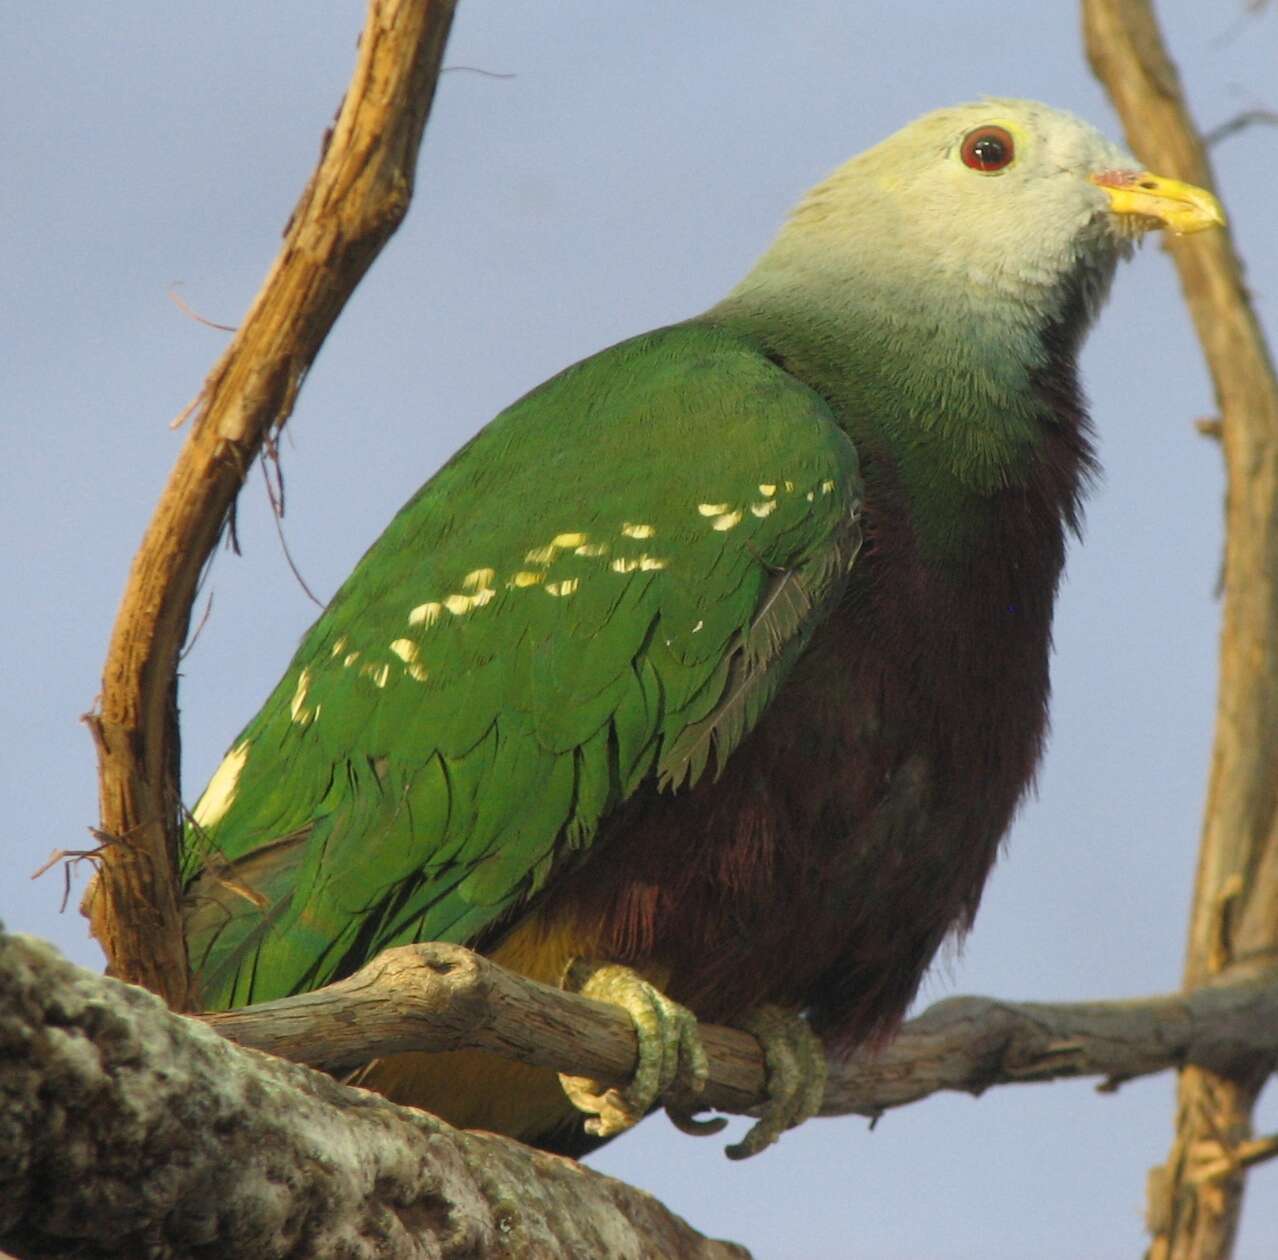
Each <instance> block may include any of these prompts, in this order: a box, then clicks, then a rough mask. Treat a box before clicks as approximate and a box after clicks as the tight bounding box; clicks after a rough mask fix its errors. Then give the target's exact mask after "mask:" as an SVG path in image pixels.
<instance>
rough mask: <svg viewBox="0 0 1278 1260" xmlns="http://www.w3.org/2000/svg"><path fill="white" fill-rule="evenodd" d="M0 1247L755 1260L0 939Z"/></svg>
mask: <svg viewBox="0 0 1278 1260" xmlns="http://www.w3.org/2000/svg"><path fill="white" fill-rule="evenodd" d="M0 1248H3V1249H6V1250H8V1251H9V1252H10V1253H11V1254H12V1255H13V1256H15V1257H18V1258H19V1260H45V1258H47V1257H55V1256H56V1257H60V1258H65V1257H68V1256H76V1257H82V1258H85V1260H89V1258H96V1257H103V1258H105V1257H109V1256H110V1257H115V1256H150V1257H166V1258H167V1257H173V1258H177V1257H188V1256H189V1257H197V1256H202V1257H208V1256H217V1257H218V1260H240V1258H243V1260H283V1258H284V1257H291V1258H296V1260H301V1258H302V1257H306V1258H308V1260H311V1258H315V1260H323V1258H325V1257H334V1258H336V1257H341V1258H342V1260H361V1258H364V1257H367V1258H368V1260H372V1258H373V1257H378V1260H388V1258H393V1260H400V1258H403V1260H419V1258H420V1260H428V1258H429V1260H446V1258H447V1260H453V1258H456V1260H461V1258H462V1257H466V1258H467V1260H475V1258H477V1257H480V1256H484V1257H488V1256H519V1257H538V1258H540V1257H545V1258H546V1260H554V1258H555V1257H563V1258H565V1260H567V1258H569V1257H572V1258H577V1257H583V1256H590V1257H595V1256H598V1257H605V1256H606V1257H610V1258H613V1257H615V1258H618V1260H625V1258H632V1260H639V1258H640V1257H651V1256H663V1257H670V1258H671V1260H748V1253H747V1252H746V1251H745V1250H744V1249H743V1248H741V1247H738V1246H736V1245H734V1244H731V1243H720V1242H714V1241H712V1240H710V1239H706V1238H703V1237H702V1236H701V1235H699V1234H697V1233H696V1232H695V1231H694V1230H692V1229H691V1228H690V1227H689V1226H688V1225H687V1224H685V1223H684V1222H683V1221H682V1220H680V1219H679V1218H678V1217H677V1216H675V1215H673V1214H672V1213H670V1212H668V1211H667V1210H666V1209H665V1208H663V1207H662V1206H661V1205H660V1204H659V1203H658V1202H657V1201H656V1200H655V1199H654V1198H652V1196H651V1195H648V1194H645V1193H644V1192H643V1191H640V1190H635V1189H632V1188H630V1187H629V1186H626V1185H624V1184H622V1183H621V1182H618V1181H614V1180H613V1179H612V1178H610V1177H605V1176H603V1175H602V1174H600V1173H596V1172H594V1171H592V1170H590V1169H587V1168H583V1167H581V1166H580V1165H579V1164H577V1163H575V1162H574V1161H572V1160H568V1159H561V1158H559V1157H557V1156H553V1155H546V1154H544V1153H542V1152H539V1151H533V1150H530V1149H528V1148H526V1147H523V1146H520V1145H519V1144H518V1143H517V1142H513V1141H510V1140H508V1139H506V1138H501V1137H496V1136H493V1135H490V1134H483V1133H467V1132H462V1131H460V1130H457V1129H453V1128H451V1127H450V1126H448V1125H446V1124H444V1123H443V1122H442V1121H440V1120H437V1119H435V1118H434V1117H433V1116H429V1115H427V1114H425V1113H424V1112H420V1111H415V1110H413V1109H411V1108H403V1107H396V1106H394V1105H393V1104H391V1103H389V1102H387V1101H386V1100H385V1099H383V1098H380V1097H378V1096H377V1095H375V1094H370V1093H368V1092H366V1091H364V1090H359V1089H351V1088H349V1087H346V1086H343V1085H339V1084H337V1083H336V1082H335V1081H333V1080H331V1079H330V1078H329V1077H327V1076H323V1075H321V1074H320V1073H318V1072H314V1071H311V1070H310V1069H308V1068H305V1067H301V1066H299V1065H297V1064H293V1063H286V1062H284V1061H282V1060H280V1059H275V1058H272V1057H270V1056H268V1055H264V1054H260V1053H258V1052H256V1051H252V1050H245V1049H242V1048H240V1047H238V1046H235V1045H233V1044H232V1043H231V1042H229V1041H227V1040H226V1039H224V1038H222V1037H219V1036H217V1035H216V1034H215V1033H214V1032H212V1031H211V1030H210V1029H208V1028H205V1027H203V1026H201V1025H200V1023H199V1022H197V1021H195V1020H192V1019H188V1018H184V1017H182V1016H179V1015H175V1014H173V1013H172V1012H170V1011H169V1010H167V1009H166V1008H165V1006H164V1004H163V1003H162V1002H161V1001H160V1000H159V999H158V998H156V997H154V996H153V995H152V994H150V993H148V992H146V991H145V990H144V989H141V988H137V987H134V986H132V985H125V984H121V983H120V982H119V981H115V980H111V979H108V978H105V977H101V976H97V975H95V974H93V973H92V972H89V971H86V970H83V969H82V968H79V967H75V966H73V965H72V964H70V963H68V962H66V961H64V960H63V959H62V958H60V957H59V956H58V955H57V953H56V952H55V951H54V950H53V949H52V948H51V947H50V946H48V945H45V944H43V943H41V942H38V941H34V940H32V939H31V938H29V937H18V936H3V935H0Z"/></svg>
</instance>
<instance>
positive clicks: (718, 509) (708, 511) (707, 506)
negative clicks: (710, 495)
mask: <svg viewBox="0 0 1278 1260" xmlns="http://www.w3.org/2000/svg"><path fill="white" fill-rule="evenodd" d="M731 506H732V504H731V503H698V504H697V511H698V512H700V513H701V515H702V516H722V515H723V513H724V512H726V511H727V510H728V509H729V508H730V507H731Z"/></svg>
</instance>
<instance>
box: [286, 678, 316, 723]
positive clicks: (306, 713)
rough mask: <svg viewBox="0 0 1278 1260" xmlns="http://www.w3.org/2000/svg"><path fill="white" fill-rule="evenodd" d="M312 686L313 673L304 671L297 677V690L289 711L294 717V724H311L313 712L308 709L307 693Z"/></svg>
mask: <svg viewBox="0 0 1278 1260" xmlns="http://www.w3.org/2000/svg"><path fill="white" fill-rule="evenodd" d="M310 685H311V671H310V670H309V669H304V670H302V672H301V673H300V674H298V676H297V690H296V691H295V692H293V703H292V704H290V705H289V707H288V711H289V713H290V714H291V715H292V717H293V721H294V722H309V721H310V719H311V716H312V714H311V712H310V710H309V709H307V708H306V693H307V691H308V690H309V688H310Z"/></svg>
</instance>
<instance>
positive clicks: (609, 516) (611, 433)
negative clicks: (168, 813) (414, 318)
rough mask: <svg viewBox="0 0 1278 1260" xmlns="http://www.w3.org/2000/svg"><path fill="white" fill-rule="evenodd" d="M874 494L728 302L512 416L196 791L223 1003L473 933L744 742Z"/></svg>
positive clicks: (452, 473)
mask: <svg viewBox="0 0 1278 1260" xmlns="http://www.w3.org/2000/svg"><path fill="white" fill-rule="evenodd" d="M859 495H860V478H859V474H858V469H857V462H856V454H855V451H854V450H853V448H852V445H851V443H850V442H849V441H848V439H847V437H846V436H845V435H844V433H843V432H842V430H841V429H840V428H839V427H838V425H837V424H836V423H835V421H834V418H833V416H832V415H831V412H830V410H829V407H828V406H827V404H826V403H825V401H824V400H823V399H822V398H821V397H820V396H819V395H818V394H816V393H815V392H814V391H812V390H811V389H809V388H808V387H807V386H806V385H804V384H802V383H801V382H799V381H798V380H796V379H795V378H794V377H792V376H790V375H788V374H787V373H786V372H784V371H783V370H782V369H780V368H779V367H777V366H776V365H775V364H773V363H772V362H770V361H769V360H767V359H766V358H764V357H763V356H762V355H761V354H760V353H758V351H757V350H755V349H754V348H753V347H752V346H751V345H749V344H748V343H746V342H744V341H743V340H741V339H739V338H736V337H734V336H732V335H730V334H727V333H725V332H722V331H720V330H716V329H713V328H709V327H701V326H697V325H681V326H678V327H674V328H670V329H665V330H662V331H659V332H656V333H653V334H650V335H647V336H644V337H640V338H636V339H635V340H632V341H628V342H625V343H623V344H621V345H619V346H615V347H613V348H612V349H610V350H607V351H604V352H602V353H601V354H598V355H596V356H594V357H593V358H591V359H588V360H586V361H585V362H583V363H580V364H578V365H577V366H575V367H573V368H569V369H568V370H567V371H566V372H563V373H562V374H560V375H559V376H557V377H555V378H554V379H552V380H551V381H549V382H547V383H546V384H545V385H543V386H541V387H540V388H539V389H537V390H535V391H533V392H532V393H531V394H528V395H527V396H526V397H524V398H523V399H521V400H520V401H519V402H517V403H515V404H514V405H513V406H512V407H510V408H509V409H508V410H506V411H505V412H503V413H502V414H501V415H500V416H498V417H497V418H496V419H495V420H494V421H493V422H492V423H491V424H490V425H489V426H488V427H487V428H486V429H485V430H484V431H483V432H482V433H480V434H479V436H478V437H476V438H475V439H474V440H473V441H472V442H471V443H470V444H469V445H467V446H466V447H465V448H463V450H462V451H461V452H459V453H458V455H457V456H455V457H454V458H453V460H452V461H451V462H450V463H449V464H448V465H446V466H445V467H444V468H443V469H442V470H441V471H440V472H439V473H438V475H436V476H435V477H434V478H433V479H432V480H431V481H430V482H428V483H427V484H426V485H425V486H424V487H423V488H422V489H421V490H420V491H419V492H418V493H417V495H416V496H415V497H414V498H413V499H412V500H411V501H410V502H409V503H408V504H407V505H406V506H405V507H404V508H403V510H402V511H401V512H400V513H399V515H398V516H397V517H396V518H395V519H394V520H393V521H392V522H391V524H390V526H389V527H388V528H387V530H386V532H385V533H384V534H383V535H382V537H381V538H380V539H378V541H377V542H376V543H375V544H374V545H373V547H372V548H371V549H370V550H369V551H368V553H367V554H366V555H365V556H364V558H363V560H362V561H361V562H360V564H359V566H358V567H357V568H356V570H355V572H354V573H353V574H352V575H351V577H350V579H349V580H348V581H347V582H346V584H345V585H344V586H343V587H342V589H341V590H340V591H339V592H338V594H337V596H336V597H335V598H334V600H333V602H332V603H331V604H330V606H329V607H328V609H327V610H326V611H325V612H324V613H323V615H322V616H321V617H320V618H319V620H318V621H317V622H316V623H315V625H314V626H312V627H311V630H310V632H309V633H308V634H307V635H306V637H305V639H304V640H303V641H302V644H301V647H300V648H299V649H298V652H297V654H296V656H295V657H294V659H293V662H292V664H291V665H290V667H289V669H288V672H287V673H286V674H285V676H284V678H283V680H282V681H281V682H280V684H279V686H278V687H277V688H276V689H275V692H274V693H273V694H272V695H271V697H270V699H269V700H268V701H267V702H266V705H265V706H264V707H263V709H262V711H261V712H260V713H259V714H258V715H257V717H256V718H254V720H253V721H252V722H251V723H250V724H249V726H248V727H247V728H246V729H245V731H244V732H243V733H242V734H241V736H240V737H239V739H238V740H237V741H236V742H235V744H234V745H233V746H232V749H231V751H230V753H228V755H227V758H226V760H225V761H224V762H223V765H222V767H221V769H220V770H219V771H218V772H217V774H216V775H215V776H214V778H213V780H212V781H211V782H210V784H209V787H208V788H207V789H206V791H205V794H204V796H203V798H202V799H201V801H200V803H199V805H197V807H196V810H195V813H194V819H195V821H194V823H192V825H191V826H190V827H188V831H187V837H186V851H185V854H184V866H183V872H184V879H185V882H186V888H187V930H188V939H189V943H190V950H191V959H192V965H193V967H194V968H195V971H196V973H197V975H198V976H199V977H200V981H201V985H202V990H203V998H204V1001H205V1002H206V1003H207V1004H208V1005H209V1006H211V1007H217V1006H232V1005H240V1004H243V1003H247V1002H250V1001H261V1000H265V999H268V998H273V997H278V996H281V995H284V994H287V993H291V992H296V991H298V990H300V989H306V988H310V987H314V986H316V985H319V984H323V983H326V982H327V981H328V980H330V979H332V978H334V977H335V976H337V975H340V974H344V973H346V972H348V971H349V970H351V969H352V968H354V967H356V966H358V965H359V964H360V963H362V962H363V961H365V960H366V959H367V958H369V957H371V956H372V955H373V954H375V953H376V952H377V951H378V950H380V949H383V948H385V947H386V946H389V945H393V944H399V943H403V942H407V941H414V940H428V939H429V940H449V941H456V942H462V943H464V942H470V941H474V940H475V939H476V938H477V937H478V936H479V935H480V934H481V933H483V932H484V931H485V929H487V928H489V927H490V926H491V925H493V924H495V923H496V922H497V921H498V920H500V919H501V918H502V917H503V916H509V915H511V914H512V913H513V912H515V911H517V910H518V908H519V907H520V906H521V905H522V904H523V903H524V902H525V901H526V900H527V899H528V898H529V897H531V896H533V895H534V894H535V893H536V892H537V891H538V890H539V889H540V888H542V887H543V886H544V885H545V883H546V881H547V879H549V878H552V877H553V874H554V872H555V871H556V869H558V868H560V867H561V865H562V864H564V863H568V862H571V861H574V860H576V859H577V858H578V857H579V856H580V854H581V852H582V851H583V850H585V849H587V848H588V847H589V846H590V844H591V843H592V841H593V840H594V838H595V836H596V834H597V833H598V831H599V826H600V822H601V820H602V819H603V818H604V817H605V816H606V815H607V814H608V813H609V812H610V811H611V810H612V809H614V808H615V807H616V806H617V805H618V803H619V802H621V801H623V800H625V799H626V798H627V797H629V796H630V795H631V794H633V793H634V792H635V791H636V790H638V789H639V788H640V786H641V785H647V790H656V789H665V790H671V791H679V790H688V789H689V788H691V787H692V786H693V785H694V784H695V783H696V782H697V780H698V779H699V778H700V777H701V776H702V774H703V773H705V772H706V770H707V768H708V767H709V766H710V764H711V762H712V761H713V763H714V765H715V767H722V765H723V764H724V762H725V761H726V759H727V758H728V757H729V756H730V755H731V753H732V750H733V749H734V748H735V747H736V746H737V744H738V743H739V741H740V740H741V738H742V737H743V736H744V735H745V734H746V732H748V731H749V730H750V729H751V728H752V727H753V726H754V724H755V722H756V721H757V720H758V718H759V716H760V714H761V713H762V712H763V710H764V708H765V706H766V705H767V703H768V701H769V700H770V699H771V697H772V696H773V695H774V694H775V693H776V690H777V688H778V687H779V686H780V684H781V682H782V681H783V680H784V678H785V676H786V674H787V672H788V670H789V668H790V666H791V664H792V663H793V661H794V660H795V659H796V657H797V656H798V655H799V654H800V653H801V652H802V650H803V648H804V646H805V645H806V643H807V641H808V639H809V637H810V636H811V633H812V631H813V630H814V628H815V627H816V625H817V624H819V622H820V620H821V618H822V616H823V615H824V613H825V611H826V610H827V609H828V608H829V607H830V605H831V604H832V603H833V601H834V600H835V599H836V598H837V596H838V594H839V593H840V592H841V590H842V589H843V584H844V582H845V580H846V575H847V572H848V570H849V568H850V567H851V564H852V561H853V559H854V557H855V555H856V550H857V547H858V545H859V542H860V533H859V527H858V524H857V519H858V514H859Z"/></svg>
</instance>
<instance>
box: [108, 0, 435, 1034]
mask: <svg viewBox="0 0 1278 1260" xmlns="http://www.w3.org/2000/svg"><path fill="white" fill-rule="evenodd" d="M452 15H453V0H370V4H369V7H368V20H367V23H366V25H365V28H364V31H363V34H362V36H361V39H360V49H359V54H358V58H357V62H356V66H355V72H354V77H353V78H352V81H351V84H350V87H349V89H348V90H347V93H346V97H345V100H344V101H343V102H342V106H341V109H340V111H339V113H338V116H337V119H336V121H335V123H334V124H333V127H332V129H331V130H330V132H329V134H328V135H327V137H326V139H325V144H324V149H323V153H322V156H321V158H320V162H319V165H318V167H317V168H316V170H315V173H314V174H313V175H312V177H311V180H310V182H309V184H308V185H307V187H306V190H305V191H304V192H303V193H302V196H301V199H300V200H299V202H298V204H297V206H296V208H295V209H294V211H293V214H292V216H291V218H290V220H289V223H288V226H287V228H286V230H285V234H284V244H283V247H282V249H281V250H280V253H279V256H278V257H277V258H276V260H275V263H274V265H273V266H272V268H271V271H270V273H269V274H268V276H267V278H266V281H265V283H264V284H263V286H262V288H261V290H260V292H259V293H258V295H257V297H256V299H255V300H254V302H253V305H252V307H251V309H250V310H249V312H248V314H247V316H246V317H245V318H244V321H243V323H242V324H241V325H240V329H239V331H238V333H237V334H236V335H235V338H234V340H233V341H232V342H231V344H230V346H229V347H228V349H227V351H226V353H225V354H224V355H223V356H222V358H221V360H220V361H219V362H218V364H217V365H216V366H215V367H214V369H213V371H212V372H211V373H210V374H209V376H208V378H207V380H205V382H204V385H203V388H202V389H201V391H200V394H199V397H198V398H197V400H196V404H195V408H194V409H195V411H196V412H197V413H198V415H197V419H196V420H195V422H194V423H193V424H192V427H191V432H190V434H189V436H188V437H187V440H186V442H185V444H184V446H183V448H182V451H181V453H180V455H179V456H178V460H177V464H176V466H175V467H174V469H173V472H172V474H171V475H170V477H169V481H168V484H167V485H166V487H165V489H164V493H163V495H162V497H161V499H160V502H159V504H158V506H157V507H156V510H155V514H154V516H153V517H152V519H151V523H150V525H149V526H148V528H147V531H146V535H145V536H144V538H143V540H142V544H141V546H140V548H139V549H138V552H137V555H136V556H135V557H134V560H133V565H132V568H131V570H130V572H129V577H128V581H127V584H126V586H125V591H124V596H123V599H122V602H121V605H120V611H119V613H118V615H117V617H116V622H115V627H114V630H113V632H112V636H111V643H110V647H109V649H108V652H107V658H106V664H105V667H104V669H103V678H102V694H101V700H100V707H99V710H98V711H97V712H96V713H94V714H92V715H90V716H89V717H88V718H87V719H86V720H87V721H88V723H89V725H90V729H91V730H92V732H93V735H94V739H95V742H96V744H97V750H98V763H99V792H100V808H101V819H102V822H101V831H102V832H103V833H104V834H105V835H106V837H108V843H107V844H106V845H105V847H104V849H103V851H102V854H101V858H100V861H99V871H98V877H97V879H96V881H95V884H94V887H93V889H92V890H91V896H90V898H89V899H88V905H87V911H88V913H89V916H90V919H91V920H92V924H93V931H94V934H95V935H96V936H97V938H98V940H99V941H100V942H101V944H102V947H103V949H104V950H105V951H106V955H107V958H108V959H109V961H110V964H111V968H112V970H113V972H114V973H115V974H116V975H119V976H122V977H124V978H125V979H128V980H133V981H136V982H138V983H140V984H143V985H145V986H146V987H147V988H149V989H151V990H152V991H154V992H156V993H159V994H161V995H162V996H163V997H164V998H165V999H166V1000H167V1001H168V1003H169V1004H170V1005H171V1006H173V1007H174V1008H175V1009H179V1010H181V1009H184V1008H185V1007H186V1005H187V1004H188V1002H189V993H188V987H189V978H188V969H187V960H186V950H185V945H184V943H183V939H182V931H181V923H180V918H179V914H178V893H177V886H176V877H175V873H174V867H175V861H174V859H175V855H176V852H177V847H176V846H177V834H178V802H179V800H180V795H179V783H178V753H179V745H178V730H177V684H176V675H175V670H176V666H177V659H178V653H179V651H180V649H181V646H182V642H183V640H184V638H185V637H186V632H187V628H188V626H189V624H190V616H191V606H192V603H193V601H194V599H195V594H196V589H197V586H198V583H199V578H200V575H201V573H202V572H203V570H204V567H205V565H206V563H207V562H208V560H209V557H210V555H211V554H212V552H213V548H214V546H215V545H216V543H217V540H218V538H219V537H220V536H221V533H222V530H223V528H224V526H225V524H226V520H227V516H228V513H229V511H230V509H231V506H232V505H233V503H234V501H235V497H236V495H237V494H238V492H239V489H240V486H241V484H242V483H243V480H244V476H245V473H246V471H247V470H248V469H249V468H250V467H252V464H253V460H254V458H255V457H256V456H257V454H258V452H259V451H260V449H261V446H262V442H263V440H264V439H265V438H266V436H267V435H268V434H269V433H271V432H272V431H278V430H279V428H280V427H281V426H282V425H283V424H284V423H285V421H286V420H287V419H288V416H289V414H290V412H291V411H292V408H293V405H294V402H295V401H296V398H297V393H298V390H299V389H300V387H301V383H302V379H303V377H304V376H305V374H306V372H307V369H308V368H309V367H310V365H311V363H312V362H313V361H314V359H315V356H316V355H317V354H318V353H319V349H320V346H321V345H322V344H323V342H324V338H325V337H326V336H327V334H328V331H329V329H330V328H331V327H332V326H333V323H334V321H335V320H336V319H337V316H338V314H339V313H340V311H341V309H342V307H343V306H344V304H345V303H346V300H347V299H348V298H349V297H350V295H351V293H352V292H353V291H354V289H355V286H356V285H357V284H358V283H359V281H360V279H361V277H362V276H363V275H364V273H365V272H366V271H367V270H368V267H369V265H370V264H371V263H372V261H373V259H374V258H375V257H376V256H377V254H378V253H379V252H380V250H381V248H382V246H383V245H384V244H385V243H386V241H387V240H388V239H389V238H390V236H391V234H392V233H393V232H394V230H395V228H396V227H397V226H398V225H399V223H400V221H401V220H402V219H403V217H404V213H405V211H406V210H407V208H408V203H409V199H410V196H411V194H412V188H413V175H414V167H415V164H416V160H417V151H418V147H419V145H420V141H421V136H422V131H423V128H424V127H425V125H426V118H427V115H428V113H429V111H430V104H431V100H432V98H433V95H434V90H435V83H436V80H437V78H438V73H439V63H440V58H441V57H442V55H443V50H444V43H445V40H446V39H447V36H448V30H449V25H450V23H451V21H452Z"/></svg>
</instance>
